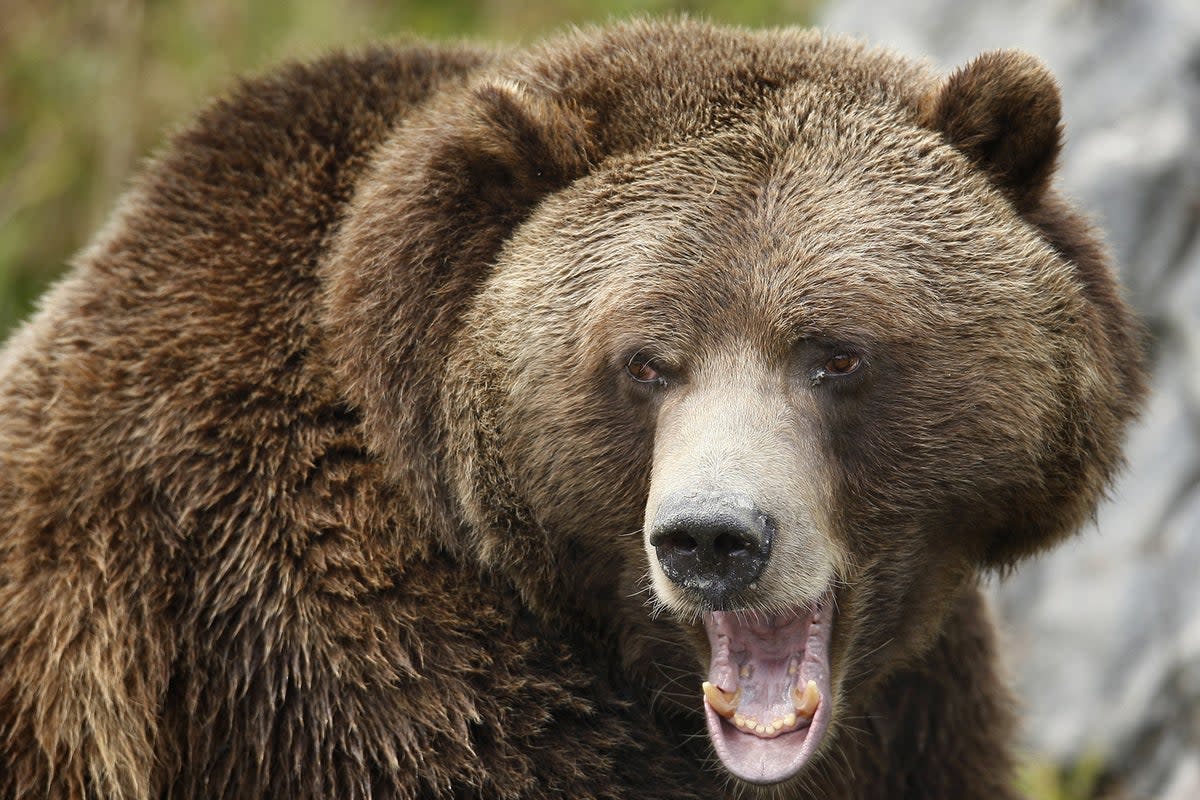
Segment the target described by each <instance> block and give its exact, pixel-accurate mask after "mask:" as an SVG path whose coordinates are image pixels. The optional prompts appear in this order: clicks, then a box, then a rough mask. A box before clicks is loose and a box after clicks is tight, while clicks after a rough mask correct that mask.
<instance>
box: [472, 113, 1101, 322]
mask: <svg viewBox="0 0 1200 800" xmlns="http://www.w3.org/2000/svg"><path fill="white" fill-rule="evenodd" d="M796 111H797V110H796V108H795V107H794V106H793V107H790V108H788V107H785V108H782V109H780V110H778V111H776V112H775V113H774V115H765V116H764V117H763V118H762V119H760V120H756V121H752V122H747V123H742V124H740V125H738V126H736V127H734V128H732V129H730V130H725V131H718V132H714V133H712V134H711V135H708V136H706V137H697V138H693V139H689V140H687V141H685V142H682V143H668V144H661V145H659V146H657V147H655V148H652V149H648V150H646V151H643V152H639V153H636V154H632V155H628V156H623V157H617V158H613V159H611V160H610V161H609V162H608V163H605V164H602V165H600V166H599V168H598V169H596V170H595V171H594V172H593V173H592V174H591V175H588V176H586V177H584V178H582V179H581V180H579V181H578V182H577V183H576V184H575V185H574V186H571V187H569V188H567V189H565V190H563V191H561V192H559V193H558V194H557V195H556V196H552V197H550V198H548V199H547V200H546V201H545V202H544V203H543V204H542V205H541V207H540V208H539V209H537V210H536V211H535V213H534V214H533V216H532V217H531V219H530V220H529V221H528V222H527V223H526V225H525V226H523V228H522V229H520V230H519V231H517V232H516V234H515V236H514V238H513V241H512V242H511V243H510V245H509V247H508V249H507V251H506V253H505V256H504V257H502V259H501V263H502V264H503V268H502V269H501V270H499V271H498V273H497V274H496V275H495V276H494V279H493V287H494V288H499V287H501V286H508V287H509V290H510V291H512V292H516V293H519V294H520V295H522V296H523V297H524V298H525V303H526V306H527V307H528V308H530V309H531V311H532V310H534V309H535V308H540V310H538V311H537V313H539V314H541V315H542V318H543V319H545V318H546V316H547V315H555V314H556V313H558V314H561V313H562V310H563V309H568V308H578V307H580V306H581V305H583V306H586V307H587V308H588V309H589V311H590V313H589V314H588V315H585V316H583V317H581V318H580V319H581V320H582V321H583V322H584V323H586V322H587V321H588V320H612V319H613V318H617V319H619V320H623V321H624V322H625V324H622V325H613V324H611V322H606V323H605V324H606V325H607V326H608V327H609V329H621V328H630V327H637V328H639V329H642V330H645V329H646V328H647V327H651V328H652V327H653V326H654V325H655V324H660V325H662V326H664V328H667V329H671V328H676V329H677V328H678V326H679V325H681V324H683V325H687V324H689V323H691V324H693V325H695V326H698V327H702V328H704V329H705V330H707V331H709V332H710V333H711V332H712V331H714V330H715V329H719V328H720V327H721V323H722V321H723V320H736V322H735V323H731V324H735V325H736V326H738V330H739V332H743V333H744V332H746V326H747V325H749V324H751V323H752V322H753V324H756V325H758V326H759V327H760V328H762V329H763V330H761V331H756V332H754V333H761V334H762V335H765V336H767V337H768V338H770V337H772V336H774V337H776V338H785V339H786V338H788V337H793V336H795V335H797V334H804V333H841V334H844V335H846V336H852V337H858V338H865V339H869V340H878V339H885V338H892V339H894V338H919V337H923V336H934V335H936V336H938V337H940V338H946V337H947V336H948V335H953V334H954V333H955V332H956V330H958V329H960V328H961V329H964V330H965V331H966V332H967V333H971V332H977V331H979V330H980V325H981V324H986V325H988V326H990V327H991V328H992V329H993V331H995V330H996V329H997V328H998V327H1000V328H1003V327H1004V326H1009V327H1010V328H1011V327H1014V326H1024V327H1029V326H1032V325H1036V324H1037V321H1039V320H1041V321H1044V320H1046V319H1051V318H1053V317H1054V316H1055V315H1056V314H1062V313H1063V312H1064V311H1065V310H1068V307H1070V306H1071V305H1072V302H1071V301H1068V302H1066V304H1065V305H1064V301H1063V297H1064V296H1067V297H1072V298H1073V297H1076V296H1077V295H1078V291H1077V288H1078V287H1077V286H1076V285H1075V284H1076V283H1077V280H1076V279H1075V277H1074V276H1073V273H1072V271H1071V269H1070V266H1069V264H1067V263H1066V262H1065V261H1063V260H1062V259H1060V258H1059V257H1058V256H1057V255H1056V253H1055V252H1054V250H1053V248H1052V247H1051V246H1050V245H1049V244H1048V243H1047V242H1045V241H1044V240H1043V239H1042V238H1041V237H1040V236H1039V235H1038V234H1037V232H1036V231H1035V230H1034V229H1033V228H1032V227H1031V226H1029V225H1028V224H1026V223H1025V222H1024V221H1023V220H1022V219H1021V217H1020V216H1019V215H1018V214H1017V213H1016V212H1015V210H1013V209H1012V207H1011V206H1010V205H1009V204H1008V202H1007V201H1006V200H1005V199H1004V198H1003V197H1002V196H1001V195H1000V194H999V193H998V192H996V191H995V190H994V189H993V188H992V187H991V186H990V184H989V183H988V182H987V180H986V179H985V178H984V177H983V176H982V175H979V174H977V173H976V171H975V170H973V169H972V168H971V167H970V165H969V164H968V163H967V161H966V159H964V158H962V156H961V155H960V154H959V153H958V152H957V151H956V150H954V149H953V148H951V147H949V146H948V145H946V144H944V143H943V142H942V141H941V140H940V139H939V137H938V136H937V135H936V134H934V133H933V132H929V131H925V130H922V129H919V128H917V127H916V126H915V125H911V124H903V125H902V124H900V123H898V122H897V120H896V119H895V118H890V117H884V118H879V117H871V116H870V115H864V114H862V113H861V111H860V110H859V109H855V108H850V109H848V110H843V111H841V112H839V111H837V110H836V109H829V110H826V111H825V112H824V113H822V114H820V115H813V114H810V115H808V116H807V117H804V116H802V115H801V114H799V113H796ZM1064 289H1065V292H1064V291H1063V290H1064ZM534 298H537V299H534ZM1052 298H1053V299H1052ZM1014 299H1016V300H1019V302H1014ZM1080 302H1081V300H1080ZM556 310H557V311H556ZM668 332H669V331H667V330H664V334H665V333H668ZM683 333H686V331H684V332H683Z"/></svg>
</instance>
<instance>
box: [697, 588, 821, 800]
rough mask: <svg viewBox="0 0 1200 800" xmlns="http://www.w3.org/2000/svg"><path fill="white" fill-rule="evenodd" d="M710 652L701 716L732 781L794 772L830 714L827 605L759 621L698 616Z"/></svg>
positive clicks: (757, 616) (770, 779)
mask: <svg viewBox="0 0 1200 800" xmlns="http://www.w3.org/2000/svg"><path fill="white" fill-rule="evenodd" d="M704 628H705V630H706V631H707V633H708V641H709V644H710V645H711V648H712V664H711V665H710V666H709V670H708V680H707V681H705V682H704V684H703V690H704V711H705V716H706V717H707V720H708V735H709V738H710V739H711V740H712V743H713V749H714V750H716V752H717V756H718V757H719V758H720V759H721V761H722V763H724V764H725V768H726V769H728V770H729V771H730V772H731V773H732V774H733V775H735V776H737V777H738V778H741V779H742V780H744V781H749V782H751V783H758V784H771V783H778V782H780V781H783V780H787V779H788V778H790V777H792V776H793V775H795V774H796V773H797V772H799V771H800V770H801V769H802V768H803V767H804V765H805V764H806V763H808V760H809V759H810V758H811V757H812V755H813V754H814V753H815V752H816V751H817V748H818V747H819V746H820V744H821V739H822V738H823V737H824V735H825V731H826V729H827V728H828V727H829V720H830V717H831V714H832V705H833V703H832V693H831V691H830V675H829V636H830V633H831V631H832V628H833V608H832V602H831V601H830V600H828V599H826V600H825V601H823V602H821V603H820V604H818V605H817V606H816V607H815V608H811V609H797V610H793V611H790V612H785V613H782V614H775V615H766V614H761V613H757V612H752V611H713V612H710V613H708V614H705V615H704Z"/></svg>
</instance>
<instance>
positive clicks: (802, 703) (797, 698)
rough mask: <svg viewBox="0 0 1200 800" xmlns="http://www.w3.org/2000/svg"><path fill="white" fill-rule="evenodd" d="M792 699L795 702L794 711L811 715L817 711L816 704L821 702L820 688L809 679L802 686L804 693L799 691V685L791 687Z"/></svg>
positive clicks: (807, 715)
mask: <svg viewBox="0 0 1200 800" xmlns="http://www.w3.org/2000/svg"><path fill="white" fill-rule="evenodd" d="M792 701H793V702H794V703H795V704H796V713H797V714H799V715H801V716H805V717H811V716H812V715H813V714H815V713H816V712H817V706H818V705H820V704H821V690H820V689H818V688H817V682H816V681H809V682H808V683H807V684H806V685H805V686H804V693H803V694H801V693H800V687H799V686H795V687H793V688H792Z"/></svg>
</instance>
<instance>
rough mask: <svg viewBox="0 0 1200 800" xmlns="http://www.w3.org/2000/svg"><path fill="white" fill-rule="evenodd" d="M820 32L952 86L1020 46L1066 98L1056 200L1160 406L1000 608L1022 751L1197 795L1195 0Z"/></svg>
mask: <svg viewBox="0 0 1200 800" xmlns="http://www.w3.org/2000/svg"><path fill="white" fill-rule="evenodd" d="M823 24H824V26H825V27H827V28H829V29H831V30H835V31H841V32H846V33H852V34H857V35H861V36H863V37H865V38H867V39H870V40H872V41H874V42H878V43H883V44H888V45H891V46H893V47H895V48H896V49H899V50H901V51H904V52H908V53H910V54H916V55H921V54H925V55H929V56H931V57H932V58H933V59H934V60H935V64H936V65H937V66H939V67H940V68H941V69H943V70H949V69H952V68H953V67H955V66H958V65H960V64H963V63H965V62H966V61H968V60H969V59H970V58H972V57H973V56H975V55H976V54H978V53H979V52H982V51H984V50H989V49H994V48H1003V47H1017V48H1021V49H1024V50H1028V51H1030V52H1033V53H1035V54H1036V55H1038V56H1040V57H1041V58H1042V59H1043V60H1045V61H1046V62H1047V64H1049V66H1050V67H1051V68H1052V69H1053V70H1054V72H1055V73H1056V75H1057V76H1058V77H1059V79H1060V81H1061V83H1062V86H1063V111H1064V117H1065V123H1066V130H1067V143H1066V147H1065V149H1064V152H1063V161H1062V171H1061V174H1060V184H1059V185H1060V186H1061V187H1063V188H1064V189H1065V191H1066V192H1067V194H1069V195H1070V196H1072V197H1073V198H1075V199H1076V200H1077V201H1078V202H1079V203H1080V204H1081V205H1082V206H1083V207H1084V208H1085V209H1087V210H1088V211H1089V212H1090V213H1091V214H1093V215H1094V216H1095V217H1096V218H1097V220H1098V222H1099V223H1100V225H1101V226H1102V227H1103V228H1104V229H1105V230H1106V231H1107V232H1108V236H1109V239H1110V244H1111V247H1112V249H1113V252H1114V255H1115V256H1116V258H1117V260H1118V263H1119V265H1120V268H1121V270H1122V276H1123V279H1124V281H1125V285H1126V287H1127V290H1128V293H1129V297H1130V299H1131V300H1132V301H1133V302H1134V303H1135V305H1137V307H1138V308H1139V310H1140V312H1141V313H1142V315H1143V318H1144V319H1145V321H1146V323H1147V325H1148V327H1149V328H1150V331H1151V333H1152V337H1153V341H1152V356H1153V368H1154V372H1153V379H1152V385H1153V396H1152V397H1151V399H1150V402H1149V405H1148V408H1147V410H1146V413H1145V415H1144V417H1143V418H1142V420H1141V422H1140V423H1139V424H1138V425H1137V426H1136V427H1135V428H1134V430H1133V431H1131V433H1130V437H1129V442H1128V451H1127V452H1128V460H1129V466H1128V468H1127V469H1126V471H1125V473H1124V475H1123V476H1122V478H1121V479H1120V480H1119V481H1118V483H1117V485H1116V486H1115V487H1114V489H1113V491H1112V496H1111V499H1110V500H1109V501H1108V502H1107V503H1105V504H1104V505H1103V506H1102V507H1101V509H1100V510H1099V512H1098V514H1097V517H1096V521H1095V523H1094V525H1092V526H1090V528H1091V529H1089V530H1086V531H1084V532H1083V535H1082V536H1080V537H1077V538H1076V539H1074V540H1073V541H1072V542H1070V543H1069V544H1067V545H1066V546H1064V547H1062V548H1060V549H1058V550H1056V551H1055V552H1053V553H1052V554H1049V555H1047V556H1045V557H1043V558H1041V559H1038V560H1036V561H1033V562H1030V563H1029V564H1028V565H1026V566H1024V567H1023V568H1022V569H1021V570H1020V571H1019V572H1018V573H1017V574H1016V575H1015V576H1013V577H1012V578H1010V579H1009V580H1007V581H1005V582H1003V583H998V584H997V585H995V586H994V587H993V588H994V600H995V605H996V608H997V612H998V616H999V617H1000V621H1001V625H1002V626H1003V628H1004V629H1005V635H1004V641H1005V648H1006V654H1007V657H1008V659H1009V662H1010V671H1011V673H1012V674H1013V676H1014V678H1015V680H1016V682H1017V684H1018V685H1019V687H1020V694H1021V696H1022V699H1023V704H1024V707H1023V719H1024V734H1025V738H1026V741H1027V744H1028V746H1029V747H1030V749H1032V750H1033V751H1035V752H1037V753H1039V754H1042V755H1044V756H1047V757H1050V758H1054V759H1058V760H1061V761H1065V762H1070V761H1072V760H1077V759H1080V758H1083V757H1085V756H1093V755H1098V756H1100V757H1101V758H1103V759H1105V762H1106V764H1108V765H1109V766H1110V768H1111V769H1112V770H1113V772H1114V775H1115V777H1116V778H1117V779H1118V780H1119V781H1120V783H1121V784H1122V785H1123V787H1124V789H1125V791H1126V792H1127V793H1128V794H1129V795H1130V796H1132V797H1154V798H1168V800H1185V798H1187V799H1188V800H1195V798H1200V2H1196V0H1050V1H1046V0H1040V1H1035V0H1014V1H1013V2H1008V3H986V2H983V1H982V0H894V1H893V2H891V3H888V4H883V3H878V2H872V0H832V2H831V3H830V5H829V7H828V8H827V10H826V14H825V17H824V20H823Z"/></svg>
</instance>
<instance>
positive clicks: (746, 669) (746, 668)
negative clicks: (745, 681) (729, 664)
mask: <svg viewBox="0 0 1200 800" xmlns="http://www.w3.org/2000/svg"><path fill="white" fill-rule="evenodd" d="M738 676H739V677H742V678H749V677H750V665H749V664H745V665H743V666H742V668H741V669H740V670H738Z"/></svg>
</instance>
